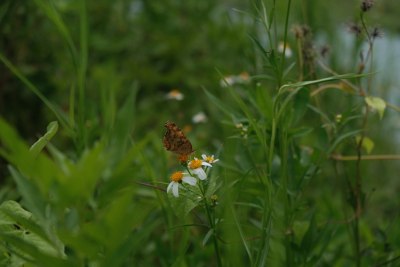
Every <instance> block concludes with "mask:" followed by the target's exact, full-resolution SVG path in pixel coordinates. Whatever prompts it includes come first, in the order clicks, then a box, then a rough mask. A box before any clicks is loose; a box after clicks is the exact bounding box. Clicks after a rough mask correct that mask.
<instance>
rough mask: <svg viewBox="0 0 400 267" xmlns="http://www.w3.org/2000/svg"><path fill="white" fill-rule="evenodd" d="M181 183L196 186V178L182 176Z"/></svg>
mask: <svg viewBox="0 0 400 267" xmlns="http://www.w3.org/2000/svg"><path fill="white" fill-rule="evenodd" d="M182 181H183V182H185V183H187V184H190V185H196V183H197V180H196V178H194V177H192V176H184V177H183V178H182Z"/></svg>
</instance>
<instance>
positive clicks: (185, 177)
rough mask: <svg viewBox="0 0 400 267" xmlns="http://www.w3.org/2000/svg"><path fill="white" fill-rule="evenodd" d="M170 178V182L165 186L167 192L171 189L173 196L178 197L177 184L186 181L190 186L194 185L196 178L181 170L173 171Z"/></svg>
mask: <svg viewBox="0 0 400 267" xmlns="http://www.w3.org/2000/svg"><path fill="white" fill-rule="evenodd" d="M170 178H171V182H170V183H169V185H168V187H167V193H169V192H170V191H171V190H172V194H173V195H174V197H179V186H180V184H181V183H186V184H189V185H192V186H194V185H196V183H197V180H196V178H194V177H192V176H190V175H189V174H187V173H183V172H181V171H178V172H174V173H173V174H172V175H171V177H170Z"/></svg>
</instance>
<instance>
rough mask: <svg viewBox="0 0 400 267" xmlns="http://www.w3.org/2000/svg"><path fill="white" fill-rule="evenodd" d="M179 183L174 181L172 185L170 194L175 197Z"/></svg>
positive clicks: (177, 193) (177, 194)
mask: <svg viewBox="0 0 400 267" xmlns="http://www.w3.org/2000/svg"><path fill="white" fill-rule="evenodd" d="M178 190H179V183H177V182H174V184H173V185H172V194H173V195H174V196H175V197H179V191H178Z"/></svg>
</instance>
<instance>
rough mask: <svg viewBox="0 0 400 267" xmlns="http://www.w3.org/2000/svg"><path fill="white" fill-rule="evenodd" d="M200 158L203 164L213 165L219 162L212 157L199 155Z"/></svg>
mask: <svg viewBox="0 0 400 267" xmlns="http://www.w3.org/2000/svg"><path fill="white" fill-rule="evenodd" d="M201 157H202V158H203V160H204V161H205V162H208V163H210V164H213V163H215V162H217V161H219V159H215V158H214V155H211V156H207V155H206V154H203V155H201Z"/></svg>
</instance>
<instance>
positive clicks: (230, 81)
mask: <svg viewBox="0 0 400 267" xmlns="http://www.w3.org/2000/svg"><path fill="white" fill-rule="evenodd" d="M249 82H250V76H249V74H248V73H247V72H246V71H243V72H242V73H240V74H239V75H229V76H225V77H224V78H223V79H222V80H220V82H219V84H220V85H221V87H230V86H233V85H235V84H247V83H249Z"/></svg>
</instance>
